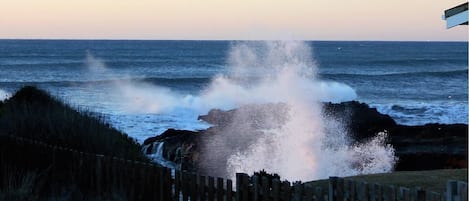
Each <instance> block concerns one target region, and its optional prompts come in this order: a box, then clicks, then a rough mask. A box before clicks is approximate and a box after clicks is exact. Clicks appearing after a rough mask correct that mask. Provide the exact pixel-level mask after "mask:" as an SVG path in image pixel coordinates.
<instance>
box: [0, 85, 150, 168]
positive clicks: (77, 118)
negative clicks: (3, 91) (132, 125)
mask: <svg viewBox="0 0 469 201" xmlns="http://www.w3.org/2000/svg"><path fill="white" fill-rule="evenodd" d="M0 135H14V136H20V137H25V138H29V139H36V140H40V141H43V142H45V143H47V144H51V145H56V146H62V147H68V148H72V149H76V150H79V151H83V152H88V153H97V154H104V155H108V156H117V157H122V158H127V159H132V160H147V158H146V157H145V156H144V155H143V154H142V152H141V151H140V150H141V147H140V145H139V144H138V143H137V142H135V140H133V139H132V138H130V137H128V136H127V135H126V134H124V133H122V132H120V131H118V130H117V129H115V128H113V127H111V126H110V125H109V124H107V123H106V122H105V121H104V120H103V118H102V117H99V116H96V115H92V114H91V113H89V112H86V111H79V110H76V109H74V108H72V107H70V106H68V105H66V104H64V103H63V102H61V101H59V100H57V99H56V98H54V97H52V96H51V95H49V94H48V93H47V92H45V91H43V90H40V89H37V88H35V87H24V88H22V89H20V90H19V91H18V92H17V93H16V94H15V95H14V96H13V97H11V98H9V99H8V100H6V101H5V102H3V103H1V104H0Z"/></svg>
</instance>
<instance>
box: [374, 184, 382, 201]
mask: <svg viewBox="0 0 469 201" xmlns="http://www.w3.org/2000/svg"><path fill="white" fill-rule="evenodd" d="M374 190H375V192H374V194H375V200H376V201H383V189H382V187H381V185H379V184H374Z"/></svg>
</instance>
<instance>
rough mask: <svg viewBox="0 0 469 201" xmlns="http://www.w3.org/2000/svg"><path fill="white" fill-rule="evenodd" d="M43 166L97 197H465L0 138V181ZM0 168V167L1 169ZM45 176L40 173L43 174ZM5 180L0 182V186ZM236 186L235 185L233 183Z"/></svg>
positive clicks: (46, 187)
mask: <svg viewBox="0 0 469 201" xmlns="http://www.w3.org/2000/svg"><path fill="white" fill-rule="evenodd" d="M5 164H8V165H12V166H14V167H26V168H29V170H28V171H35V170H41V171H42V172H41V175H46V176H45V177H46V178H47V179H46V180H45V181H44V182H42V183H43V185H42V186H35V188H38V189H43V190H42V191H46V192H47V193H54V191H57V190H54V189H56V188H57V186H70V184H73V185H74V186H75V188H76V189H80V191H81V192H83V193H84V194H88V195H93V196H94V197H95V198H97V199H98V200H113V198H115V197H116V196H117V197H119V198H120V199H124V200H162V201H166V200H174V201H176V200H183V201H188V200H191V201H196V200H208V201H215V200H216V201H251V200H252V201H267V200H269V201H270V200H272V201H302V200H305V201H443V200H446V201H467V183H466V182H460V181H449V182H448V184H447V191H446V194H440V193H436V192H428V191H424V190H423V189H419V188H415V189H409V188H403V187H394V186H383V185H379V184H372V183H366V182H361V181H355V180H349V179H343V178H338V177H331V178H330V179H329V186H328V187H326V188H321V187H319V186H313V185H310V184H304V183H301V182H295V183H293V184H291V183H290V182H288V181H283V182H282V181H280V180H279V179H271V178H268V177H259V176H248V175H247V174H244V173H237V174H236V182H235V184H233V181H232V180H230V179H223V178H214V177H210V176H202V175H198V174H194V173H189V172H181V171H177V170H172V169H168V168H165V167H160V166H157V165H155V164H151V163H145V162H140V161H131V160H126V159H122V158H116V157H109V156H104V155H98V154H90V153H83V152H79V151H77V150H72V149H67V148H63V147H57V146H51V145H47V144H44V143H42V142H39V141H35V140H29V139H24V138H19V137H12V136H2V137H0V182H1V181H5V180H7V179H6V178H7V177H8V176H9V175H8V171H6V170H5V167H8V165H5ZM2 168H3V169H2ZM43 177H44V176H43ZM6 185H9V184H8V182H1V183H0V189H2V188H3V189H4V188H6V187H7V186H6ZM233 185H235V186H233Z"/></svg>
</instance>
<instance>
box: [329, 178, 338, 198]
mask: <svg viewBox="0 0 469 201" xmlns="http://www.w3.org/2000/svg"><path fill="white" fill-rule="evenodd" d="M338 179H339V178H338V177H329V197H328V198H329V201H338V200H337V197H336V193H337V180H338Z"/></svg>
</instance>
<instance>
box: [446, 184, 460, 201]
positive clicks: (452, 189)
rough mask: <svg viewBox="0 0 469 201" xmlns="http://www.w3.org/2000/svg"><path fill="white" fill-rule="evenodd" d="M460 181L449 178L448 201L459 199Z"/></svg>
mask: <svg viewBox="0 0 469 201" xmlns="http://www.w3.org/2000/svg"><path fill="white" fill-rule="evenodd" d="M457 193H458V182H457V181H454V180H449V181H448V182H447V183H446V201H458V200H457Z"/></svg>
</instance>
